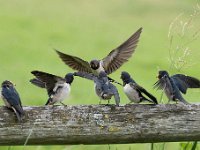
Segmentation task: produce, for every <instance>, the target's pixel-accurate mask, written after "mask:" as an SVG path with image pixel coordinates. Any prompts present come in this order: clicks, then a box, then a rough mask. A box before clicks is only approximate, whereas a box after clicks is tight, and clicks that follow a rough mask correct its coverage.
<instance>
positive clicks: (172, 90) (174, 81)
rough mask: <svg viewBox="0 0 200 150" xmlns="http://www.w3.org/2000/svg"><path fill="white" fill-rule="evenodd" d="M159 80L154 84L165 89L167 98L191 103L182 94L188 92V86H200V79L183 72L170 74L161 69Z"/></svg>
mask: <svg viewBox="0 0 200 150" xmlns="http://www.w3.org/2000/svg"><path fill="white" fill-rule="evenodd" d="M158 79H159V80H158V81H157V82H156V83H155V84H154V85H155V87H157V88H158V89H162V90H164V92H165V94H166V96H167V98H168V99H169V101H170V100H173V101H176V102H177V101H180V102H182V103H185V104H189V103H188V102H187V101H186V100H185V99H184V98H183V97H182V95H181V92H182V93H183V94H186V92H187V89H188V88H200V80H198V79H196V78H194V77H190V76H186V75H183V74H175V75H173V76H169V74H168V72H167V71H164V70H162V71H159V73H158Z"/></svg>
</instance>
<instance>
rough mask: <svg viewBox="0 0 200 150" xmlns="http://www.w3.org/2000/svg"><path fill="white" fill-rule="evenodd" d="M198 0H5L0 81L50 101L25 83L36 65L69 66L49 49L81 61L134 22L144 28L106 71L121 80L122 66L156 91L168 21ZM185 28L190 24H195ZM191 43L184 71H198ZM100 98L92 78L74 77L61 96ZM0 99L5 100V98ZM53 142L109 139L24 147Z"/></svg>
mask: <svg viewBox="0 0 200 150" xmlns="http://www.w3.org/2000/svg"><path fill="white" fill-rule="evenodd" d="M196 5H197V1H196V0H191V1H187V0H168V1H161V0H142V1H141V0H135V1H131V0H110V1H106V0H101V1H100V0H98V1H92V0H87V1H81V0H77V1H65V0H58V1H53V0H50V1H47V0H46V1H45V0H44V1H41V0H34V1H27V0H21V1H17V0H12V1H11V0H7V1H5V0H4V1H3V0H2V1H1V2H0V20H1V23H0V62H1V65H0V70H1V74H0V81H1V82H2V81H3V80H5V79H9V80H12V81H13V82H15V83H16V85H17V90H18V91H19V93H20V96H21V99H22V102H23V105H25V106H26V105H43V104H44V103H45V102H46V100H47V95H46V91H44V90H42V89H39V88H37V87H35V86H33V85H31V84H30V83H29V79H31V78H32V77H33V76H32V75H31V74H30V71H32V70H35V69H37V70H42V71H46V72H49V73H53V74H57V75H60V76H64V75H65V74H66V73H68V72H73V70H71V69H70V68H68V67H67V66H66V65H64V63H63V62H62V61H61V60H60V59H59V58H58V56H57V54H56V53H55V52H54V50H53V48H57V49H59V50H61V51H63V52H65V53H68V54H72V55H77V56H80V57H82V58H84V59H85V60H91V59H92V58H103V57H104V56H106V55H107V54H108V53H109V52H110V50H112V49H114V48H116V47H117V46H118V45H119V44H121V43H122V42H123V41H124V40H126V39H127V38H128V37H129V36H131V35H132V34H133V33H134V32H135V31H136V30H137V29H138V28H139V27H143V33H142V35H141V38H140V42H139V46H138V47H137V50H136V52H135V54H134V55H133V57H132V58H131V59H130V61H129V62H127V63H126V64H124V65H123V66H122V67H121V68H120V69H119V70H117V71H116V72H115V73H113V74H112V75H111V77H113V78H115V79H118V80H119V76H120V72H121V71H124V70H126V71H128V72H130V73H131V75H132V76H133V78H134V79H135V80H136V81H137V82H138V83H139V84H141V85H143V86H144V87H145V88H147V89H148V90H149V91H150V92H152V93H153V94H154V95H156V96H157V97H160V93H161V92H157V91H155V90H153V89H152V85H153V83H154V82H155V81H156V75H157V71H158V70H159V69H167V70H168V69H169V66H170V62H169V61H168V59H169V55H168V47H169V40H168V38H167V34H168V29H169V25H170V23H171V22H172V21H173V20H174V18H175V17H177V16H178V15H179V14H180V13H184V14H183V16H182V17H183V18H181V19H185V18H186V19H187V18H188V17H189V15H190V14H192V13H193V11H194V7H195V6H196ZM193 24H194V25H200V19H199V17H197V18H195V20H194V22H193ZM190 30H192V31H193V30H194V28H191V29H190ZM186 37H187V35H186ZM174 44H175V45H176V43H174ZM189 46H190V47H191V48H192V52H191V55H190V57H191V59H192V63H194V65H192V66H191V67H189V68H184V69H183V70H182V73H186V74H188V75H191V76H195V77H199V78H200V72H199V70H200V65H199V56H200V53H199V48H200V43H199V39H198V40H197V41H194V42H192V43H191V44H190V45H189ZM170 73H176V70H175V69H171V70H170ZM117 87H118V89H119V92H120V95H121V104H126V103H128V100H127V98H126V96H125V95H124V94H123V90H122V88H121V87H119V86H117ZM36 93H37V94H36ZM199 96H200V90H198V89H197V90H190V91H189V92H188V95H186V96H185V97H186V98H187V99H188V101H190V102H198V98H199ZM164 98H165V99H166V97H164ZM98 102H99V99H98V97H97V96H96V95H95V93H94V89H93V83H92V82H89V81H86V80H83V79H79V78H77V79H76V80H75V81H74V83H73V85H72V92H71V96H70V98H69V99H68V100H66V101H65V103H66V104H69V105H78V104H97V103H98ZM112 102H113V101H112ZM113 103H114V102H113ZM1 104H2V105H3V103H2V102H1ZM178 147H179V143H168V144H167V145H166V149H178ZM55 148H56V149H62V150H64V149H66V150H71V149H72V150H79V149H89V150H90V149H91V150H94V149H109V146H108V145H95V146H83V145H80V146H56V147H54V146H53V147H50V146H36V147H35V146H33V147H25V149H37V150H45V149H48V150H51V149H55ZM0 149H6V148H5V147H3V148H0ZM7 149H9V148H7ZM10 149H11V150H15V149H23V148H22V147H10ZM110 149H111V150H116V149H127V150H128V149H131V150H134V149H150V144H128V145H110Z"/></svg>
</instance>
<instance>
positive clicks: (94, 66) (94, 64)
mask: <svg viewBox="0 0 200 150" xmlns="http://www.w3.org/2000/svg"><path fill="white" fill-rule="evenodd" d="M99 66H100V64H99V60H96V59H93V60H91V61H90V67H91V68H92V69H94V70H97V69H98V68H99Z"/></svg>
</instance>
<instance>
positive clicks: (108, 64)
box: [56, 28, 142, 84]
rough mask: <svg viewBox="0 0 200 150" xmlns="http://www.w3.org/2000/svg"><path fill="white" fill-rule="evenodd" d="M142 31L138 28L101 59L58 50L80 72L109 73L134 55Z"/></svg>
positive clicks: (63, 58)
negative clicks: (82, 56) (88, 59)
mask: <svg viewBox="0 0 200 150" xmlns="http://www.w3.org/2000/svg"><path fill="white" fill-rule="evenodd" d="M141 32H142V28H140V29H138V30H137V31H136V32H135V33H134V34H133V35H132V36H131V37H130V38H129V39H128V40H126V41H125V42H124V43H122V44H121V45H120V46H118V47H117V48H115V49H114V50H112V51H111V52H110V53H109V54H108V55H107V56H106V57H105V58H103V59H101V60H97V59H93V60H91V61H90V62H88V61H85V60H83V59H81V58H79V57H76V56H72V55H68V54H64V53H62V52H60V51H58V50H56V52H57V54H58V55H59V57H60V58H61V59H62V61H63V62H64V63H65V64H66V65H68V66H69V67H70V68H72V69H74V70H77V71H79V72H87V73H93V74H95V75H98V74H99V73H100V72H101V71H104V72H106V73H107V75H108V74H111V73H112V72H114V71H116V70H117V69H118V68H120V67H121V66H122V65H123V64H124V63H125V62H126V61H128V59H129V58H130V57H131V56H132V54H133V53H134V51H135V49H136V47H137V44H138V41H139V37H140V34H141ZM108 79H109V80H110V81H111V82H115V80H114V79H111V78H110V77H108ZM115 83H118V82H115ZM118 84H120V83H118Z"/></svg>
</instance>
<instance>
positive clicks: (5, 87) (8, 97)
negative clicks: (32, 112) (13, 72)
mask: <svg viewBox="0 0 200 150" xmlns="http://www.w3.org/2000/svg"><path fill="white" fill-rule="evenodd" d="M1 88H2V90H1V96H2V99H3V101H4V103H5V105H6V106H7V107H8V108H10V109H12V110H13V111H14V112H15V114H16V116H17V119H18V121H19V122H21V121H22V118H23V116H24V114H25V113H24V110H23V108H22V103H21V100H20V97H19V94H18V92H17V90H16V89H15V87H14V84H13V83H12V82H11V81H8V80H5V81H3V83H2V84H1Z"/></svg>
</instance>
